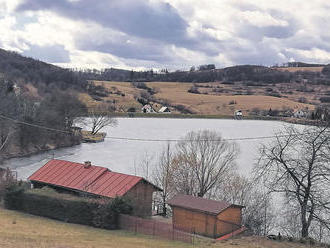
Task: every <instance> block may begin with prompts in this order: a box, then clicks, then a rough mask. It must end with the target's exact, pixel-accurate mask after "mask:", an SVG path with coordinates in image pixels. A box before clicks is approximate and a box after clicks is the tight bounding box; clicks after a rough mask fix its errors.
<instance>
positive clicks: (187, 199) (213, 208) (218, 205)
mask: <svg viewBox="0 0 330 248" xmlns="http://www.w3.org/2000/svg"><path fill="white" fill-rule="evenodd" d="M167 203H168V204H169V205H170V206H175V207H181V208H186V209H190V210H195V211H199V212H206V213H210V214H213V215H217V214H219V213H221V212H222V211H223V210H225V209H227V208H229V207H239V208H244V207H243V206H239V205H234V204H231V203H229V202H225V201H215V200H210V199H205V198H201V197H195V196H191V195H176V196H174V197H173V198H172V199H171V200H169V201H168V202H167Z"/></svg>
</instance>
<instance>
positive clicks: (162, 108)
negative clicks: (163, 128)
mask: <svg viewBox="0 0 330 248" xmlns="http://www.w3.org/2000/svg"><path fill="white" fill-rule="evenodd" d="M158 113H171V110H170V109H169V108H168V107H166V106H163V107H161V108H160V110H159V111H158Z"/></svg>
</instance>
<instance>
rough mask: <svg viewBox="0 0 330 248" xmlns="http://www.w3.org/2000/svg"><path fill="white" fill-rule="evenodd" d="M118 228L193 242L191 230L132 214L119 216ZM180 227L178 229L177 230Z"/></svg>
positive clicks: (193, 236) (193, 237)
mask: <svg viewBox="0 0 330 248" xmlns="http://www.w3.org/2000/svg"><path fill="white" fill-rule="evenodd" d="M119 228H120V229H125V230H128V231H131V232H134V233H141V234H146V235H152V236H156V237H160V238H164V239H169V240H176V241H181V242H186V243H194V240H195V235H194V234H193V233H194V232H193V230H185V229H184V228H176V227H175V228H173V225H172V224H169V223H165V222H160V221H156V220H150V219H142V218H138V217H134V216H129V215H123V214H121V215H120V216H119ZM179 229H180V230H179Z"/></svg>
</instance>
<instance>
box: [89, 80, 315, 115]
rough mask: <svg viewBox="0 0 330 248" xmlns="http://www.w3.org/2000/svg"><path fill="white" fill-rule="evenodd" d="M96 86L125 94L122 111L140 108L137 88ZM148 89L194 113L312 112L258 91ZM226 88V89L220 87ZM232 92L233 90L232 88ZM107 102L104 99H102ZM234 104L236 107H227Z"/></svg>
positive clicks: (159, 85)
mask: <svg viewBox="0 0 330 248" xmlns="http://www.w3.org/2000/svg"><path fill="white" fill-rule="evenodd" d="M96 84H102V85H103V86H104V87H106V88H108V89H111V88H113V87H115V88H116V89H118V90H120V91H122V92H124V93H125V94H126V95H125V97H119V98H118V97H117V98H116V100H117V101H118V103H117V104H118V106H121V109H122V110H123V111H120V112H124V111H125V109H126V110H127V109H128V108H129V107H131V106H134V107H136V108H137V110H138V111H139V110H140V108H141V105H139V103H137V102H136V101H135V99H134V95H138V94H139V92H140V91H141V90H140V89H137V88H134V87H133V86H132V85H131V84H130V83H127V82H96ZM147 85H148V86H149V87H151V88H154V89H157V91H158V93H157V94H155V95H154V97H156V98H158V99H163V100H166V101H168V102H170V103H171V104H172V105H178V104H181V105H184V106H186V107H188V108H190V109H191V110H193V111H194V112H195V113H196V114H203V115H233V113H234V111H235V110H236V109H240V110H242V111H243V112H244V114H245V115H248V112H249V111H251V110H252V109H253V108H259V109H261V110H269V109H270V108H272V109H283V108H285V107H289V108H292V109H302V108H308V109H314V106H313V105H311V104H304V103H299V102H296V101H293V100H291V99H288V98H278V97H272V96H265V95H261V93H259V92H257V94H256V95H232V94H230V93H229V94H228V93H227V94H221V95H215V94H210V92H209V94H208V95H206V94H191V93H188V92H187V91H188V89H189V88H190V87H191V86H193V84H192V83H173V82H152V83H147ZM208 85H211V86H212V85H213V86H215V85H219V83H208ZM223 87H224V88H225V87H228V86H223ZM232 90H233V89H232ZM201 91H202V92H203V91H206V89H201ZM113 97H115V96H114V95H112V94H111V95H110V96H109V97H108V98H109V99H112V98H113ZM105 100H106V99H105ZM232 101H235V102H236V104H229V103H230V102H232ZM85 102H87V103H89V104H90V102H89V101H85ZM154 107H155V108H159V107H160V104H157V103H156V104H154Z"/></svg>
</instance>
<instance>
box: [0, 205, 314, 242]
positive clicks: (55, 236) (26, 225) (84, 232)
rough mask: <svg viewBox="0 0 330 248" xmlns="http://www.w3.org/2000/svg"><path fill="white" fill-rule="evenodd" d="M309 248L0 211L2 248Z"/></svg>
mask: <svg viewBox="0 0 330 248" xmlns="http://www.w3.org/2000/svg"><path fill="white" fill-rule="evenodd" d="M105 247H107V248H112V247H119V248H139V247H155V248H164V247H174V248H176V247H178V248H185V247H194V248H201V247H214V248H215V247H219V248H255V247H257V248H307V247H310V246H309V245H304V244H300V243H290V242H278V241H271V240H267V239H265V238H262V237H254V236H251V237H241V238H236V239H231V240H227V241H221V242H210V240H209V239H206V240H204V239H200V240H198V241H197V244H196V243H195V244H194V245H193V244H185V243H180V242H171V241H166V240H161V239H158V238H153V237H149V236H144V235H134V234H133V233H129V232H125V231H122V230H117V231H109V230H103V229H97V228H93V227H88V226H83V225H76V224H68V223H64V222H59V221H55V220H51V219H47V218H43V217H38V216H33V215H29V214H24V213H20V212H16V211H10V210H5V209H2V208H0V248H105ZM313 247H316V246H313Z"/></svg>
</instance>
